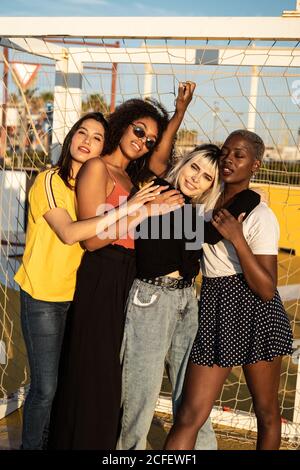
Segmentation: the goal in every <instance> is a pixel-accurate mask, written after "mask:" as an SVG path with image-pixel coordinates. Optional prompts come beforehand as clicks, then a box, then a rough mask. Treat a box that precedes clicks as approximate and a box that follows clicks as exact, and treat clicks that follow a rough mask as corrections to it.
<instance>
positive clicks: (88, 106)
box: [82, 93, 109, 114]
mask: <svg viewBox="0 0 300 470" xmlns="http://www.w3.org/2000/svg"><path fill="white" fill-rule="evenodd" d="M82 111H83V112H84V113H86V112H88V111H95V112H100V113H103V114H108V113H109V105H108V104H107V102H106V101H105V99H104V97H103V96H102V95H100V93H92V94H91V95H89V96H88V97H87V99H86V100H84V101H83V102H82Z"/></svg>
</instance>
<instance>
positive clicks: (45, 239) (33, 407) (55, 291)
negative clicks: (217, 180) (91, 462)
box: [15, 84, 194, 449]
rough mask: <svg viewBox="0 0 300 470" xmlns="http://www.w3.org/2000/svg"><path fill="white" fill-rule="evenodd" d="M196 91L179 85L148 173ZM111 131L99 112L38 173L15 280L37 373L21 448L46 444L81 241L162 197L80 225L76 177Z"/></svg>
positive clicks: (165, 151)
mask: <svg viewBox="0 0 300 470" xmlns="http://www.w3.org/2000/svg"><path fill="white" fill-rule="evenodd" d="M193 89H194V86H193V87H191V85H189V84H188V85H187V86H185V87H184V86H183V84H180V87H179V92H178V97H177V101H176V111H175V114H174V116H173V117H172V119H171V120H170V121H169V124H168V127H167V129H166V131H165V132H164V141H163V142H162V143H161V145H160V147H159V148H158V146H156V147H155V148H154V149H153V153H152V155H151V158H150V163H149V168H150V169H151V170H152V171H153V172H154V173H160V172H161V168H162V165H163V160H164V159H165V160H167V159H168V157H169V154H170V149H171V146H172V142H173V139H174V137H175V134H176V131H177V129H178V128H179V125H180V123H181V121H182V119H183V116H184V113H185V110H186V108H187V106H188V104H189V103H190V101H191V99H192V94H193ZM106 130H107V123H106V121H105V119H104V117H103V115H102V114H101V113H89V114H86V115H85V116H83V117H82V118H81V119H79V120H78V121H77V122H76V123H75V124H74V126H73V127H72V128H71V130H70V131H69V133H68V135H67V136H66V138H65V140H64V144H63V147H62V152H61V156H60V159H59V161H58V164H57V167H56V168H54V169H51V170H47V171H45V172H42V173H40V174H39V175H38V176H37V178H36V180H35V182H34V184H33V186H32V188H31V191H30V194H29V216H28V228H27V234H26V246H25V252H24V255H23V260H22V264H21V266H20V268H19V270H18V272H17V274H16V276H15V280H16V282H17V283H18V284H19V285H20V297H21V322H22V330H23V335H24V339H25V343H26V348H27V353H28V358H29V365H30V375H31V384H30V390H29V393H28V396H27V398H26V401H25V405H24V416H23V433H22V448H23V449H42V448H45V446H46V439H47V431H48V425H49V419H50V412H51V405H52V401H53V397H54V394H55V391H56V386H57V372H58V364H59V357H60V351H61V344H62V339H63V335H64V329H65V321H66V314H67V311H68V308H69V306H70V303H71V301H72V300H73V295H74V291H75V283H76V271H77V269H78V267H79V264H80V262H81V258H82V254H83V249H82V248H81V246H80V244H79V242H80V241H83V240H88V239H90V238H93V237H94V236H95V235H96V234H99V233H101V232H104V231H105V230H106V229H107V228H108V227H109V226H110V225H113V224H114V223H115V222H116V221H117V220H119V219H120V218H122V217H126V216H129V215H130V214H131V213H132V212H135V211H136V210H137V209H138V208H139V207H140V206H142V205H143V204H145V203H147V202H149V201H151V200H153V199H154V198H155V196H156V195H157V194H159V192H160V189H159V188H158V187H154V186H153V185H152V183H150V184H148V185H146V186H145V187H144V188H143V189H142V190H141V191H139V192H138V193H136V195H135V196H134V197H133V198H131V199H130V201H129V202H128V204H124V205H123V206H119V207H118V208H117V209H116V210H112V211H110V212H109V213H107V214H105V215H101V216H98V217H92V218H90V219H88V220H83V221H76V219H77V216H76V200H75V191H74V186H75V181H76V177H77V174H78V172H79V170H80V168H81V166H82V165H83V164H84V163H85V162H86V161H87V160H90V159H92V158H94V157H99V156H100V155H101V153H102V150H103V145H104V139H105V132H106ZM157 143H158V142H157ZM165 194H167V193H165Z"/></svg>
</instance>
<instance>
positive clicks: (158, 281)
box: [140, 276, 193, 289]
mask: <svg viewBox="0 0 300 470" xmlns="http://www.w3.org/2000/svg"><path fill="white" fill-rule="evenodd" d="M140 281H142V282H147V283H148V284H152V285H154V286H158V287H168V288H170V289H184V288H185V287H191V286H192V285H193V281H187V280H185V279H183V278H176V277H169V276H158V277H153V278H151V279H146V278H140Z"/></svg>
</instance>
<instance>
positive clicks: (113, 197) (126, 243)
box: [106, 165, 134, 249]
mask: <svg viewBox="0 0 300 470" xmlns="http://www.w3.org/2000/svg"><path fill="white" fill-rule="evenodd" d="M106 169H107V171H108V174H109V176H110V177H111V179H112V180H113V182H114V187H113V190H112V192H111V193H110V194H109V195H108V196H107V198H106V204H111V205H112V206H114V207H118V206H119V205H120V199H119V198H120V197H121V198H122V199H121V202H124V199H127V198H128V196H129V192H128V191H126V190H125V189H124V188H123V186H122V185H121V184H120V183H119V182H118V180H116V178H115V177H114V176H113V175H112V174H111V172H110V171H109V169H108V168H107V165H106ZM111 244H112V245H121V246H123V247H124V248H131V249H134V239H133V238H131V237H130V235H129V234H128V233H127V234H125V235H123V237H122V238H121V239H119V240H115V241H114V242H112V243H111Z"/></svg>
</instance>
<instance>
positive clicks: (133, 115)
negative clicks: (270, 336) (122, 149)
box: [103, 98, 169, 182]
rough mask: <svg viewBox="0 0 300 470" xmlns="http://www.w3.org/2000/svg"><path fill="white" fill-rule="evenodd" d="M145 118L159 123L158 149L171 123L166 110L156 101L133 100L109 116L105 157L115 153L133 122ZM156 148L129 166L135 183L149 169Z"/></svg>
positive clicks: (126, 102) (130, 174)
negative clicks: (143, 171)
mask: <svg viewBox="0 0 300 470" xmlns="http://www.w3.org/2000/svg"><path fill="white" fill-rule="evenodd" d="M145 117H150V118H152V119H153V120H154V121H155V122H156V123H157V128H158V135H157V140H156V145H155V147H157V145H159V143H160V141H161V138H162V135H163V133H164V131H165V130H166V128H167V126H168V123H169V117H168V113H167V111H166V109H165V108H164V107H163V106H162V105H161V104H160V103H159V102H158V101H156V100H153V99H150V98H147V99H146V100H142V99H138V98H133V99H130V100H127V101H125V102H124V103H122V104H121V105H119V106H118V107H117V108H116V110H115V111H114V112H113V113H112V114H111V115H110V116H109V118H108V126H109V128H108V133H107V138H106V141H105V144H104V150H103V155H110V154H111V153H112V152H114V151H115V150H116V149H117V147H118V145H119V143H120V141H121V138H122V136H123V134H124V132H125V131H126V129H127V128H128V126H129V125H130V124H131V123H132V122H133V121H136V120H137V119H141V118H145ZM155 147H154V148H155ZM154 148H153V149H151V150H150V151H149V152H147V153H146V154H145V155H143V156H142V157H141V158H138V159H137V160H135V161H134V162H130V164H129V165H128V167H127V173H128V175H129V176H130V178H131V179H132V180H133V182H136V181H137V179H138V175H139V174H140V172H141V171H142V170H144V169H145V168H147V167H148V162H149V159H150V156H151V155H152V153H153V150H154Z"/></svg>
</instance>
